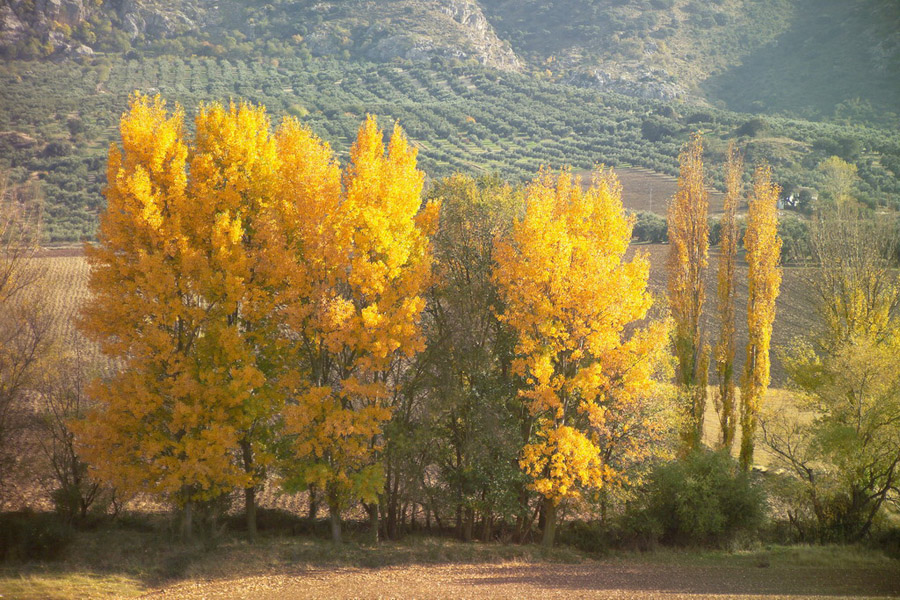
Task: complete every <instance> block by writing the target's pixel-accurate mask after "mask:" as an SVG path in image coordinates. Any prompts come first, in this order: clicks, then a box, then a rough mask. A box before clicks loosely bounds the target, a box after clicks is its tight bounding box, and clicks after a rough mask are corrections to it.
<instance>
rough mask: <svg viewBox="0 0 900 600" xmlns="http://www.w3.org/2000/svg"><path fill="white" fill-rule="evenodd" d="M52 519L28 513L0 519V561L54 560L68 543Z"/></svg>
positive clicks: (67, 533)
mask: <svg viewBox="0 0 900 600" xmlns="http://www.w3.org/2000/svg"><path fill="white" fill-rule="evenodd" d="M72 539H73V533H72V529H71V528H70V527H69V526H68V525H66V524H65V523H64V522H62V521H61V520H60V519H59V518H57V516H56V515H53V514H47V513H33V512H30V511H23V512H14V513H5V514H2V515H0V560H4V561H8V560H19V561H27V560H56V559H58V558H60V557H61V556H62V554H63V552H64V551H65V549H66V548H67V547H68V546H69V544H70V543H71V542H72Z"/></svg>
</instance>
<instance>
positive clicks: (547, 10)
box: [0, 0, 900, 123]
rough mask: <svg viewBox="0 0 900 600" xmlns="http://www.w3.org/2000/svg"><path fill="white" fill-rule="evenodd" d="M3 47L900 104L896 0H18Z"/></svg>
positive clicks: (818, 108) (771, 101)
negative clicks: (374, 65) (477, 68)
mask: <svg viewBox="0 0 900 600" xmlns="http://www.w3.org/2000/svg"><path fill="white" fill-rule="evenodd" d="M0 50H2V51H3V53H4V54H5V55H6V56H7V57H10V58H11V57H20V58H34V57H41V56H85V55H90V54H92V53H93V52H122V53H126V52H129V51H132V52H139V53H147V52H151V53H154V54H177V55H184V54H188V55H190V54H200V55H210V56H218V57H230V58H247V57H249V56H254V55H256V56H266V57H270V58H271V57H282V58H295V57H300V58H303V57H308V56H311V55H313V56H333V57H336V58H338V59H344V60H351V59H353V60H364V61H372V62H392V61H399V62H405V61H408V62H414V63H430V64H434V66H436V67H440V66H442V65H444V64H446V63H451V64H456V63H458V62H474V63H479V64H481V65H484V66H487V67H491V68H496V69H500V70H506V71H527V72H531V73H533V74H535V75H538V76H541V77H544V78H549V79H551V80H554V81H558V82H563V83H574V84H577V85H582V86H589V87H593V88H596V89H599V90H602V91H608V92H616V93H622V94H627V95H633V96H638V97H642V98H646V99H656V100H664V101H671V100H676V99H684V100H689V101H695V102H696V101H700V102H708V103H710V104H712V105H714V106H717V107H719V108H726V109H729V110H737V111H741V112H754V113H767V112H768V113H775V112H781V113H790V114H793V115H794V116H800V117H804V118H814V119H818V118H837V119H851V120H857V121H858V120H866V121H870V122H873V123H877V122H879V121H880V120H885V119H888V121H890V119H892V118H896V117H895V116H892V115H890V114H888V115H886V113H893V114H894V115H895V114H896V113H897V112H900V100H898V98H900V2H896V0H339V1H337V0H335V1H331V2H326V1H323V2H308V1H300V0H271V1H268V2H265V1H260V0H166V1H165V2H163V1H161V0H156V1H155V0H105V1H104V0H9V1H8V2H5V3H4V6H3V7H0Z"/></svg>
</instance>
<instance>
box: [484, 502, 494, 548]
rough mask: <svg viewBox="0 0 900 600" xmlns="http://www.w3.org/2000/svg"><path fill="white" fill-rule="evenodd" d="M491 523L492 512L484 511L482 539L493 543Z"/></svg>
mask: <svg viewBox="0 0 900 600" xmlns="http://www.w3.org/2000/svg"><path fill="white" fill-rule="evenodd" d="M491 521H493V515H492V514H491V511H489V510H486V511H484V523H483V527H482V530H481V539H482V540H484V541H485V542H489V541H491Z"/></svg>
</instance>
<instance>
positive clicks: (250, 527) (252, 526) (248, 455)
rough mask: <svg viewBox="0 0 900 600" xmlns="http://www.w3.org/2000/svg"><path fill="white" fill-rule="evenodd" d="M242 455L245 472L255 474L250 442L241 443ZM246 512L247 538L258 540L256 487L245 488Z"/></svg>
mask: <svg viewBox="0 0 900 600" xmlns="http://www.w3.org/2000/svg"><path fill="white" fill-rule="evenodd" d="M241 454H242V455H243V459H244V472H246V473H249V474H251V475H252V474H253V471H254V467H253V448H252V447H251V446H250V442H249V441H248V440H243V441H241ZM244 512H245V513H246V517H247V536H248V537H249V538H250V539H251V540H255V539H256V485H250V486H248V487H245V488H244Z"/></svg>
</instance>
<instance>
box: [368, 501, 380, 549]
mask: <svg viewBox="0 0 900 600" xmlns="http://www.w3.org/2000/svg"><path fill="white" fill-rule="evenodd" d="M366 512H367V513H369V541H370V542H372V543H373V544H377V543H378V542H379V532H378V529H379V528H380V527H381V523H380V522H379V520H378V502H373V503H372V504H366Z"/></svg>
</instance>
